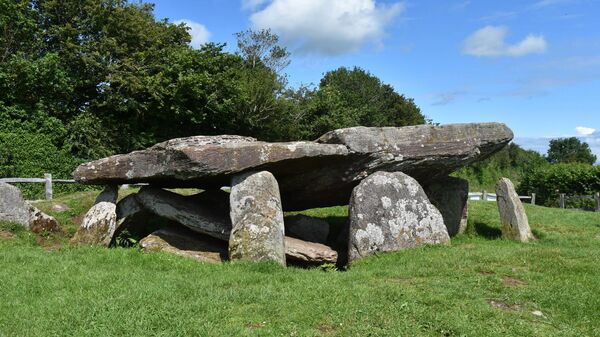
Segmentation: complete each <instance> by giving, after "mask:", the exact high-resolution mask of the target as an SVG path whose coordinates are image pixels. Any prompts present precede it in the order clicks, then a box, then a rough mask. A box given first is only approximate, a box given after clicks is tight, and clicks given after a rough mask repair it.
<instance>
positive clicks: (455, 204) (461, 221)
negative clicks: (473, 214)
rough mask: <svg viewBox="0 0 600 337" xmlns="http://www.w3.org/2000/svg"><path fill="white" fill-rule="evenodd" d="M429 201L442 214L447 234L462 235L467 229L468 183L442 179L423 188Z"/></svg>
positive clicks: (454, 179)
mask: <svg viewBox="0 0 600 337" xmlns="http://www.w3.org/2000/svg"><path fill="white" fill-rule="evenodd" d="M423 188H424V189H425V193H426V194H427V197H429V201H431V203H432V204H433V205H434V206H435V207H436V208H437V209H438V210H439V211H440V213H442V216H443V217H444V224H445V225H446V229H448V234H449V235H450V236H454V235H457V234H462V233H464V232H465V230H466V229H467V215H468V204H467V199H468V197H469V182H468V181H467V180H464V179H460V178H455V177H444V178H441V179H437V180H435V181H434V182H433V183H431V184H428V185H427V186H423Z"/></svg>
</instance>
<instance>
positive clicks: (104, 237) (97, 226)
mask: <svg viewBox="0 0 600 337" xmlns="http://www.w3.org/2000/svg"><path fill="white" fill-rule="evenodd" d="M116 229H117V212H116V205H115V204H113V203H111V202H105V201H102V202H99V203H97V204H95V205H94V206H92V208H90V210H89V211H88V212H87V213H86V214H85V217H84V218H83V221H82V222H81V226H79V229H78V230H77V232H76V233H75V236H73V238H72V239H71V242H72V243H74V244H86V245H99V246H105V247H108V246H109V245H110V242H111V241H112V238H113V236H114V234H115V230H116Z"/></svg>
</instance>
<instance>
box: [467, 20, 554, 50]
mask: <svg viewBox="0 0 600 337" xmlns="http://www.w3.org/2000/svg"><path fill="white" fill-rule="evenodd" d="M507 35H508V28H506V27H504V26H485V27H483V28H481V29H479V30H478V31H476V32H474V33H473V34H471V35H470V36H469V37H467V38H466V39H465V41H464V44H463V53H464V54H468V55H473V56H488V57H489V56H515V57H516V56H524V55H527V54H533V53H543V52H545V51H546V49H547V47H548V46H547V43H546V39H544V37H543V36H542V35H534V34H529V35H528V36H527V37H526V38H525V39H523V40H522V41H521V42H518V43H515V44H512V45H510V44H507V43H506V36H507Z"/></svg>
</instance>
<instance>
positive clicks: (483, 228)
mask: <svg viewBox="0 0 600 337" xmlns="http://www.w3.org/2000/svg"><path fill="white" fill-rule="evenodd" d="M475 232H476V233H477V235H479V236H482V237H484V238H486V239H488V240H496V239H499V238H501V237H502V231H501V230H500V229H499V228H495V227H490V225H488V224H486V223H483V222H476V223H475Z"/></svg>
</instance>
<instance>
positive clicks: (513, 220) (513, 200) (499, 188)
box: [496, 178, 534, 242]
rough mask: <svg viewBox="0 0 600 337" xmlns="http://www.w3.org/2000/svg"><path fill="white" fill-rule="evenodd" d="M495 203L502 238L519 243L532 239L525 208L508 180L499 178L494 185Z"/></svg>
mask: <svg viewBox="0 0 600 337" xmlns="http://www.w3.org/2000/svg"><path fill="white" fill-rule="evenodd" d="M496 196H497V198H496V202H497V203H498V210H499V212H500V222H501V224H502V236H504V237H505V238H509V239H512V240H515V241H519V242H528V241H529V240H532V239H534V237H533V234H532V233H531V229H530V228H529V220H528V219H527V214H526V213H525V208H524V207H523V204H522V203H521V200H520V199H519V195H518V194H517V192H516V191H515V186H514V185H513V183H512V181H510V179H508V178H501V179H500V180H499V181H498V183H497V184H496Z"/></svg>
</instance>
